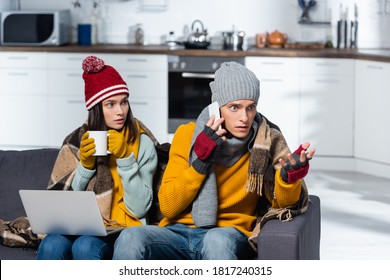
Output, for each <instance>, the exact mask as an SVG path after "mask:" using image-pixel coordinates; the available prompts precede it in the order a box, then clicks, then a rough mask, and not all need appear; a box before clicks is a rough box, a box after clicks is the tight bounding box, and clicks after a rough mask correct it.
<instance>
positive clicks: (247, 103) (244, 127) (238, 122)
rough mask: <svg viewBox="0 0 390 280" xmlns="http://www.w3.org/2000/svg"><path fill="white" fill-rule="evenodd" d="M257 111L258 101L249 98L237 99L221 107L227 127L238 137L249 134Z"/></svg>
mask: <svg viewBox="0 0 390 280" xmlns="http://www.w3.org/2000/svg"><path fill="white" fill-rule="evenodd" d="M256 113H257V110H256V102H255V101H253V100H249V99H240V100H236V101H233V102H230V103H227V104H226V105H224V106H223V107H221V117H222V118H224V119H225V122H224V126H225V129H226V130H227V131H228V132H230V134H232V135H233V136H234V137H236V138H244V137H246V136H247V135H248V134H249V132H250V129H251V126H252V123H253V120H254V119H255V116H256Z"/></svg>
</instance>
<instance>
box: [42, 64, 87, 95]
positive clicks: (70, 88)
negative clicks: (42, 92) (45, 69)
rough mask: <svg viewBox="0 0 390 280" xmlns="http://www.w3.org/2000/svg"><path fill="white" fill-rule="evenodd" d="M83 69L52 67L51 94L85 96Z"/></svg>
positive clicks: (49, 83)
mask: <svg viewBox="0 0 390 280" xmlns="http://www.w3.org/2000/svg"><path fill="white" fill-rule="evenodd" d="M82 73H83V71H82V69H81V68H79V69H50V71H49V74H48V76H49V81H48V89H49V95H52V96H53V95H57V96H59V95H74V96H80V97H83V98H84V80H83V78H82Z"/></svg>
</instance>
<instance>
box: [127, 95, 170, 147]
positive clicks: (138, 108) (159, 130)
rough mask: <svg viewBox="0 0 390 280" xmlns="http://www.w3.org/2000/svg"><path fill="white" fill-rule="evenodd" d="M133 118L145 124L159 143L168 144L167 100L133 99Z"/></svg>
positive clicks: (131, 102) (131, 103) (131, 101)
mask: <svg viewBox="0 0 390 280" xmlns="http://www.w3.org/2000/svg"><path fill="white" fill-rule="evenodd" d="M130 105H131V109H132V112H133V116H134V117H135V118H137V119H139V120H140V121H141V122H142V123H143V124H145V125H146V126H147V127H148V128H149V130H151V131H152V133H153V135H154V136H155V137H156V138H157V140H158V141H159V142H160V143H164V142H168V141H169V139H168V138H169V137H168V100H167V99H163V98H159V99H158V98H133V99H131V100H130Z"/></svg>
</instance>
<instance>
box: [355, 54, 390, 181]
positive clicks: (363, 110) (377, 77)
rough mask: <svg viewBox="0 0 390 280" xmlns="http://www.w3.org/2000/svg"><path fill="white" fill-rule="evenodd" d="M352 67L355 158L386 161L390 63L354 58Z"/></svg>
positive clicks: (388, 154) (389, 153)
mask: <svg viewBox="0 0 390 280" xmlns="http://www.w3.org/2000/svg"><path fill="white" fill-rule="evenodd" d="M355 68H356V73H355V74H356V78H355V88H356V97H355V107H356V109H355V157H356V158H357V159H361V160H366V161H370V162H373V163H379V164H390V149H389V143H390V134H389V132H388V126H389V121H390V115H389V109H388V107H389V104H390V95H389V94H388V93H389V88H390V79H389V77H390V63H384V62H372V61H363V60H357V61H356V62H355ZM366 172H367V170H366ZM378 175H382V176H384V174H378Z"/></svg>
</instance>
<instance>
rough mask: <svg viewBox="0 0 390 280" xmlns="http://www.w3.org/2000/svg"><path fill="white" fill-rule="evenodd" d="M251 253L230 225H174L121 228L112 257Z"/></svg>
mask: <svg viewBox="0 0 390 280" xmlns="http://www.w3.org/2000/svg"><path fill="white" fill-rule="evenodd" d="M254 256H255V253H254V251H253V249H252V248H251V246H250V245H249V242H248V237H247V236H246V235H245V234H243V233H242V232H240V231H239V230H237V229H235V228H233V227H215V228H190V227H187V226H186V225H183V224H173V225H169V226H167V227H159V226H151V225H150V226H139V227H131V228H127V229H125V230H123V231H122V232H121V234H120V235H119V237H118V238H117V240H116V242H115V245H114V256H113V259H117V260H120V259H124V260H125V259H126V260H159V259H160V260H176V259H181V260H237V259H252V258H253V257H254Z"/></svg>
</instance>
